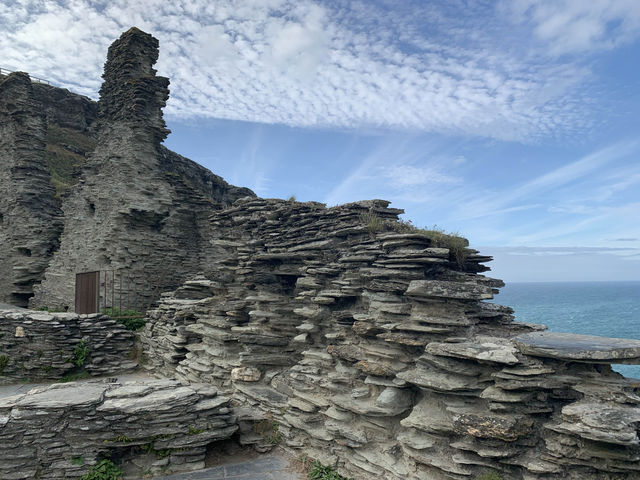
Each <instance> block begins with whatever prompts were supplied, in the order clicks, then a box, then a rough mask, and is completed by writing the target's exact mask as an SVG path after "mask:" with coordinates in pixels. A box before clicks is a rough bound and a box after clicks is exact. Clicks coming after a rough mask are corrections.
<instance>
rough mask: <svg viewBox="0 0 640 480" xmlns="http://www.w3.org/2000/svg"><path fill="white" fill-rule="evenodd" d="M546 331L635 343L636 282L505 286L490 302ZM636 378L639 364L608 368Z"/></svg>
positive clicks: (639, 310) (638, 329)
mask: <svg viewBox="0 0 640 480" xmlns="http://www.w3.org/2000/svg"><path fill="white" fill-rule="evenodd" d="M492 301H493V302H495V303H498V304H500V305H506V306H509V307H511V308H513V310H514V315H515V320H516V321H518V322H529V323H540V324H543V325H546V326H547V327H548V329H549V330H550V331H554V332H568V333H580V334H585V335H597V336H601V337H612V338H627V339H635V340H640V281H582V282H580V281H574V282H509V283H507V284H506V285H505V286H504V287H503V288H501V289H500V293H499V294H497V295H496V296H495V297H494V299H493V300H492ZM614 370H616V371H617V372H619V373H622V374H623V375H624V376H626V377H632V378H640V365H618V364H616V365H614Z"/></svg>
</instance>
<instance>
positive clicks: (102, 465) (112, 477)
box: [81, 460, 122, 480]
mask: <svg viewBox="0 0 640 480" xmlns="http://www.w3.org/2000/svg"><path fill="white" fill-rule="evenodd" d="M121 478H122V470H120V468H118V466H117V465H116V464H115V463H113V462H112V461H111V460H101V461H100V462H98V463H97V464H96V465H94V466H93V467H91V468H90V469H89V472H87V473H86V474H84V475H83V476H82V477H81V480H120V479H121Z"/></svg>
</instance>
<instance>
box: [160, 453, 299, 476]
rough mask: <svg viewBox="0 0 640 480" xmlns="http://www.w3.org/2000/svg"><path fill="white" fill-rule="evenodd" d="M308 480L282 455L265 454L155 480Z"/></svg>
mask: <svg viewBox="0 0 640 480" xmlns="http://www.w3.org/2000/svg"><path fill="white" fill-rule="evenodd" d="M223 479H224V480H306V477H305V476H304V475H303V474H301V473H298V472H296V471H295V469H294V468H293V467H292V466H291V464H290V463H289V460H288V459H287V458H286V457H284V456H283V455H282V454H280V453H270V454H265V455H263V456H261V457H259V458H254V459H252V460H246V461H244V462H240V463H232V464H229V465H220V466H218V467H213V468H205V469H204V470H198V471H197V472H190V473H177V474H174V475H169V476H168V477H156V479H155V480H223Z"/></svg>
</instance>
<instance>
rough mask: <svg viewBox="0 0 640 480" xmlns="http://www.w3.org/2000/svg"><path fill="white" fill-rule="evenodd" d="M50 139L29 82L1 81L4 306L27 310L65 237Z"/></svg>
mask: <svg viewBox="0 0 640 480" xmlns="http://www.w3.org/2000/svg"><path fill="white" fill-rule="evenodd" d="M45 133H46V118H45V115H44V113H43V112H42V110H41V108H40V106H39V104H38V102H37V101H36V100H35V98H34V91H33V87H32V84H31V80H30V79H29V76H28V75H27V74H25V73H20V72H18V73H12V74H10V75H8V76H3V77H2V78H0V245H1V246H2V247H1V248H0V302H6V303H12V304H14V305H18V306H26V305H27V303H28V300H29V297H31V295H32V294H33V286H34V284H35V283H37V282H39V281H40V279H41V278H42V275H43V272H44V270H45V268H46V267H47V264H48V262H49V260H50V258H51V256H52V254H53V251H54V250H56V249H57V248H58V237H59V235H60V232H61V231H62V217H61V214H62V212H61V211H60V207H59V205H58V202H57V200H56V199H55V196H54V193H55V192H54V189H53V187H52V185H51V181H50V175H49V171H48V168H47V164H46V160H45V154H44V148H45V143H44V138H45Z"/></svg>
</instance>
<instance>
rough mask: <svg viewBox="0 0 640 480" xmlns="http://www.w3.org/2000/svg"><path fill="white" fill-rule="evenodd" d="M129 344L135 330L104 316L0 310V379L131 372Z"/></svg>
mask: <svg viewBox="0 0 640 480" xmlns="http://www.w3.org/2000/svg"><path fill="white" fill-rule="evenodd" d="M77 348H82V350H83V351H84V353H83V352H79V351H78V352H77V353H76V349H77ZM85 348H86V351H85ZM133 348H134V334H133V333H132V332H130V331H129V330H125V329H124V328H123V327H122V326H121V325H120V324H118V323H117V322H116V321H115V320H111V319H109V317H107V316H105V315H77V314H75V313H52V314H49V313H41V312H34V311H30V310H13V311H12V310H0V383H9V382H15V381H20V380H27V379H29V380H31V381H33V380H42V379H49V380H57V379H59V378H61V377H63V376H64V375H66V374H68V373H70V372H73V371H76V370H79V368H80V367H81V368H83V369H84V370H85V371H86V372H88V373H89V374H90V375H93V376H99V375H111V374H114V373H117V372H126V371H130V370H132V369H133V368H135V367H137V362H135V361H134V360H132V359H131V357H132V353H133ZM3 359H4V360H3ZM79 360H83V361H82V362H79ZM78 363H82V365H78Z"/></svg>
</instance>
